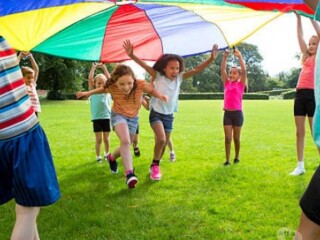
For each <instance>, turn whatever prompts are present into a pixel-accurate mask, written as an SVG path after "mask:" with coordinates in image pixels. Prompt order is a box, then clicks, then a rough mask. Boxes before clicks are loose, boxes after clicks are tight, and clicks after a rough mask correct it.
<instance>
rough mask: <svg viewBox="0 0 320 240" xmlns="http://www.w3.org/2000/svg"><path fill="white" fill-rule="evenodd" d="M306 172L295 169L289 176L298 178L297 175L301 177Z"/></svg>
mask: <svg viewBox="0 0 320 240" xmlns="http://www.w3.org/2000/svg"><path fill="white" fill-rule="evenodd" d="M305 172H306V170H305V169H304V168H301V167H296V168H295V169H294V170H293V171H292V172H291V173H290V175H291V176H298V175H302V174H304V173H305Z"/></svg>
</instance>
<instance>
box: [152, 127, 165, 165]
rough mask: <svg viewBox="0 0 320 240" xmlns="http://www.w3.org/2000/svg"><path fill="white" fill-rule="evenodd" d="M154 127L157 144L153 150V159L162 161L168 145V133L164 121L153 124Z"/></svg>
mask: <svg viewBox="0 0 320 240" xmlns="http://www.w3.org/2000/svg"><path fill="white" fill-rule="evenodd" d="M152 129H153V132H154V135H155V145H154V152H153V160H157V161H160V160H161V157H162V155H163V152H164V148H165V147H166V133H165V131H164V128H163V125H162V123H154V124H152Z"/></svg>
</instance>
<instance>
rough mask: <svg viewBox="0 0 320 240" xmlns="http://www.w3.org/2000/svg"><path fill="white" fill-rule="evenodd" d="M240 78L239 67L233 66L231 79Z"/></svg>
mask: <svg viewBox="0 0 320 240" xmlns="http://www.w3.org/2000/svg"><path fill="white" fill-rule="evenodd" d="M239 78H240V72H239V69H238V68H237V67H232V68H230V70H229V79H230V81H232V82H234V81H238V80H239Z"/></svg>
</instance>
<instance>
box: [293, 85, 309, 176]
mask: <svg viewBox="0 0 320 240" xmlns="http://www.w3.org/2000/svg"><path fill="white" fill-rule="evenodd" d="M293 111H294V121H295V126H296V152H297V158H298V166H297V167H296V168H295V169H294V170H293V171H292V172H291V173H290V175H293V176H297V175H301V174H303V173H304V172H305V168H304V139H305V134H306V130H305V121H306V116H307V117H308V122H309V126H310V130H311V134H312V131H313V130H312V125H313V115H314V112H315V97H314V90H313V89H298V90H297V91H296V96H295V99H294V107H293Z"/></svg>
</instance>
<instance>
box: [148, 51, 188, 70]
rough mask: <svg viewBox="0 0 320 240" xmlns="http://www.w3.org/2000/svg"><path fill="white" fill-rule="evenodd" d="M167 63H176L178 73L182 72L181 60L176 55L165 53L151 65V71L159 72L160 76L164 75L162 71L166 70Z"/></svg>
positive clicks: (182, 64)
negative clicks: (178, 67)
mask: <svg viewBox="0 0 320 240" xmlns="http://www.w3.org/2000/svg"><path fill="white" fill-rule="evenodd" d="M169 61H178V62H179V65H180V69H179V72H180V73H181V72H183V71H184V61H183V58H182V57H180V56H179V55H176V54H170V53H166V54H163V55H162V56H161V57H160V58H159V59H158V60H157V61H156V62H155V64H154V65H153V67H152V68H153V69H154V70H156V71H157V72H159V73H160V74H161V75H165V72H164V69H165V68H166V66H167V64H168V62H169Z"/></svg>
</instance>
